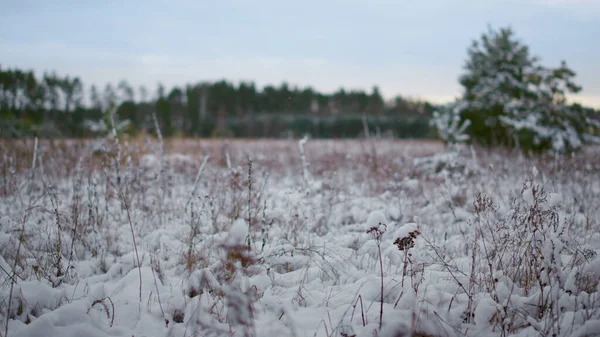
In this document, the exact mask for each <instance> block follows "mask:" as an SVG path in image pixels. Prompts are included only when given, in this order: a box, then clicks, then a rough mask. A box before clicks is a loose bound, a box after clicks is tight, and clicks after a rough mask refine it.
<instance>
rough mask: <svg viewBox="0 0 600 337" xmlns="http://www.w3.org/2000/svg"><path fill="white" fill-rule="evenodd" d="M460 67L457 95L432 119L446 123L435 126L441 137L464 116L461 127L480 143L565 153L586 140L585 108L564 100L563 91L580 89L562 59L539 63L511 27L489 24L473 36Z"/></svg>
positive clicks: (587, 119)
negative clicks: (557, 63)
mask: <svg viewBox="0 0 600 337" xmlns="http://www.w3.org/2000/svg"><path fill="white" fill-rule="evenodd" d="M464 69H465V70H466V73H465V74H463V75H462V76H461V77H460V80H459V82H460V84H461V85H462V86H463V88H464V93H463V95H462V98H461V99H460V100H459V102H457V103H455V104H454V108H452V109H446V111H445V112H444V111H442V112H441V113H439V114H438V116H437V117H436V118H435V119H434V120H435V121H436V123H439V124H440V125H441V126H445V129H444V128H440V126H438V130H439V131H440V133H441V136H447V135H449V134H448V131H454V132H456V131H459V130H461V129H462V126H463V124H461V123H464V122H465V121H469V124H470V125H468V127H467V128H466V132H467V133H468V134H469V135H470V137H471V139H472V140H473V141H476V142H479V143H481V144H484V145H507V146H518V147H521V148H524V149H532V150H546V149H553V150H555V151H557V152H564V151H572V150H577V149H578V148H580V147H581V145H582V144H584V142H585V140H586V139H589V137H587V136H589V135H588V134H587V133H588V130H589V128H588V125H589V112H588V111H589V110H586V109H584V108H582V107H581V106H579V105H569V104H567V103H566V95H567V94H571V93H577V92H579V91H580V90H581V87H580V86H578V85H576V84H575V83H574V82H573V78H574V77H575V73H574V72H573V71H572V70H571V69H569V68H568V67H567V65H566V63H565V62H562V64H561V66H560V67H558V68H556V69H552V68H545V67H543V66H541V65H540V64H539V59H538V58H536V57H533V56H531V55H530V53H529V48H528V47H527V46H526V45H524V44H523V43H521V42H520V41H518V40H516V39H515V38H514V33H513V31H512V30H511V29H510V28H504V29H500V30H499V31H493V30H491V29H490V30H489V31H488V33H487V34H483V35H482V36H481V41H474V42H473V44H472V45H471V47H470V48H469V49H468V59H467V62H466V64H465V67H464ZM444 114H445V116H444ZM457 116H460V118H458V117H457ZM459 119H460V123H459ZM444 120H445V121H446V123H444ZM455 120H456V121H455ZM459 139H462V140H464V137H460V138H459ZM459 139H457V140H459ZM444 140H446V141H449V140H452V139H451V138H449V139H444Z"/></svg>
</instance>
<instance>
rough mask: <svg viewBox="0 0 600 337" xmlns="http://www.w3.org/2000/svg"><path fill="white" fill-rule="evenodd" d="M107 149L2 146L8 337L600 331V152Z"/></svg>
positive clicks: (360, 146) (436, 147)
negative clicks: (559, 154) (563, 155)
mask: <svg viewBox="0 0 600 337" xmlns="http://www.w3.org/2000/svg"><path fill="white" fill-rule="evenodd" d="M97 145H98V144H91V143H90V144H88V143H83V142H73V141H70V142H51V143H48V142H40V144H39V145H37V151H36V152H35V155H34V151H33V149H34V144H33V141H32V142H26V143H24V142H14V144H12V145H11V146H4V147H3V149H2V151H3V157H2V161H1V162H0V170H1V172H0V180H1V185H0V274H1V275H2V277H1V278H0V280H1V283H0V321H1V322H0V327H1V329H0V336H10V337H12V336H136V337H142V336H267V337H268V336H389V337H393V336H411V335H412V336H506V335H515V336H540V335H544V336H594V335H598V334H599V333H600V298H599V296H598V292H599V290H600V286H599V283H598V281H599V280H600V258H599V257H598V253H599V252H600V231H599V227H600V207H599V206H600V151H599V150H598V149H590V150H588V151H587V152H586V153H582V154H578V155H575V156H570V157H566V158H559V159H556V158H538V157H536V158H526V157H524V156H520V155H518V154H514V153H507V152H501V151H493V152H486V151H477V152H476V151H474V150H472V149H470V148H460V149H454V150H450V149H444V148H443V147H442V146H441V145H440V144H438V143H435V142H418V141H414V142H400V141H391V140H381V141H373V142H365V141H316V140H315V141H313V140H309V141H308V142H306V143H304V142H301V143H299V142H294V141H232V142H226V141H202V140H196V141H193V140H188V141H184V142H181V141H180V142H175V141H173V142H168V143H167V144H166V146H165V147H164V152H163V151H162V150H161V147H160V146H158V144H157V143H156V141H155V140H150V141H146V142H141V141H138V142H134V141H131V142H127V141H126V140H124V141H122V142H121V143H119V145H118V146H117V144H116V143H115V142H113V141H112V140H111V141H108V142H107V143H106V147H105V152H103V151H104V150H102V147H97ZM301 145H302V146H301ZM93 146H94V149H95V150H92V147H93ZM302 149H303V150H302ZM302 153H304V155H303V154H302ZM118 157H119V158H120V159H121V160H120V162H119V163H118V164H117V162H116V161H115V158H118ZM203 163H205V164H204V165H203ZM134 241H135V245H134ZM134 248H135V249H134ZM382 292H383V293H382ZM382 299H383V302H382Z"/></svg>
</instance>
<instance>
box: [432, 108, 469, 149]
mask: <svg viewBox="0 0 600 337" xmlns="http://www.w3.org/2000/svg"><path fill="white" fill-rule="evenodd" d="M460 114H461V106H460V103H449V104H446V105H444V106H442V107H440V109H438V110H437V111H434V113H433V118H432V119H431V122H430V124H431V125H432V126H434V127H435V128H436V130H437V132H438V136H439V137H440V139H441V140H442V141H444V143H446V144H456V143H462V142H465V141H467V140H469V138H470V137H469V135H468V134H467V133H466V130H467V128H468V127H469V125H471V121H470V120H468V119H465V120H462V119H461V116H460Z"/></svg>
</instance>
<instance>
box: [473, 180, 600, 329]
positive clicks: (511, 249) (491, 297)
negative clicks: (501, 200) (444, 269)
mask: <svg viewBox="0 0 600 337" xmlns="http://www.w3.org/2000/svg"><path fill="white" fill-rule="evenodd" d="M559 201H560V197H559V196H558V195H557V194H555V193H548V192H546V191H545V188H544V187H543V186H542V185H541V184H539V183H536V182H535V181H534V180H533V179H530V180H527V181H526V182H525V183H524V184H523V187H522V189H521V193H520V195H519V196H518V197H516V198H514V199H513V201H512V203H511V205H510V210H509V211H508V212H507V213H506V214H505V216H504V217H503V219H502V217H501V216H499V215H500V214H498V212H499V206H498V205H497V204H496V203H495V202H494V201H493V200H492V198H490V197H489V196H486V195H482V194H480V195H478V196H477V198H476V200H475V201H474V203H473V206H474V212H475V219H474V220H473V222H472V226H475V233H476V234H475V238H476V240H475V242H474V246H473V247H474V248H473V252H474V253H473V254H474V255H473V256H474V257H473V262H474V264H473V266H474V269H473V270H474V271H476V270H479V271H478V272H475V273H476V274H478V275H479V276H478V278H479V282H478V287H479V291H481V292H482V293H484V294H486V296H484V297H482V298H479V299H478V300H477V301H476V302H477V303H476V304H475V305H474V307H473V309H472V310H473V312H471V313H469V314H470V315H472V316H474V317H473V318H474V322H476V325H477V326H479V327H483V328H484V330H483V331H485V327H489V329H492V330H497V331H502V332H503V333H510V334H512V333H515V332H517V331H528V330H530V332H531V333H534V334H539V335H543V336H550V335H554V336H561V335H564V333H566V331H562V332H561V329H564V328H565V327H566V326H569V324H572V323H568V322H566V321H565V320H564V317H566V316H568V317H571V318H572V319H574V320H578V321H585V320H586V319H589V318H590V317H589V315H590V310H592V311H594V310H598V309H600V307H599V305H600V302H599V300H600V299H599V298H598V289H597V285H598V281H597V278H596V277H597V275H596V274H595V269H594V268H593V267H590V263H594V262H595V261H594V260H593V256H594V253H595V252H594V251H593V250H588V251H589V258H584V259H581V258H579V259H580V261H581V262H580V264H579V265H578V264H576V263H574V261H575V258H577V256H578V254H579V253H578V252H579V251H580V247H582V244H581V243H578V242H576V241H573V240H572V238H571V240H569V239H568V236H567V235H566V233H567V232H568V224H567V223H566V222H565V221H564V219H562V220H561V219H560V216H559V213H558V203H559ZM495 218H500V219H501V220H499V221H494V220H493V219H495ZM584 261H585V262H584ZM477 266H478V267H477ZM486 269H487V270H486ZM567 312H568V313H569V314H568V315H565V313H567ZM482 315H483V317H481V316H482ZM558 317H561V319H558Z"/></svg>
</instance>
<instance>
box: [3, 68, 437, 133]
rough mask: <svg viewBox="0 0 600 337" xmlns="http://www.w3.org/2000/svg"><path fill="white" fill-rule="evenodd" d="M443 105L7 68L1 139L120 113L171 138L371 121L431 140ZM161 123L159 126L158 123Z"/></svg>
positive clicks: (95, 123)
mask: <svg viewBox="0 0 600 337" xmlns="http://www.w3.org/2000/svg"><path fill="white" fill-rule="evenodd" d="M435 109H436V107H435V106H434V105H432V104H430V103H428V102H424V101H420V100H413V99H408V98H404V97H402V96H397V97H396V98H395V99H394V100H393V101H392V102H385V101H384V99H383V97H382V95H381V93H380V90H379V88H378V87H377V86H375V87H373V88H372V89H371V90H370V91H369V92H367V91H365V90H345V89H343V88H341V89H339V90H337V91H336V92H334V93H332V94H325V93H321V92H318V91H317V90H314V89H313V88H311V87H304V88H300V87H298V86H293V87H292V86H290V85H289V84H288V83H286V82H283V83H281V84H280V85H278V86H275V85H267V86H264V87H263V88H258V87H257V86H256V84H255V83H254V82H241V83H239V84H234V83H232V82H229V81H226V80H221V81H216V82H199V83H196V84H186V85H183V86H174V87H172V88H169V89H167V88H166V87H165V86H164V85H162V84H159V85H158V87H157V90H156V91H155V92H152V93H151V92H150V91H149V90H148V89H147V88H146V87H145V86H140V87H139V88H134V87H133V86H131V85H130V84H129V83H128V82H127V81H126V80H121V81H120V82H118V83H117V84H113V83H107V84H106V85H105V86H104V87H103V88H99V87H98V86H96V85H90V86H89V87H86V86H84V84H83V81H82V80H81V79H80V78H79V77H71V76H68V75H67V76H61V75H58V74H56V72H46V73H44V74H42V75H41V76H37V75H36V74H35V73H34V71H32V70H22V69H17V68H6V67H2V66H1V65H0V119H1V124H0V136H2V137H20V136H32V135H37V136H39V137H90V136H94V135H95V134H97V133H101V132H105V131H106V129H107V128H108V127H109V124H110V123H111V121H110V120H109V119H108V118H107V112H109V111H112V112H114V116H115V117H116V119H117V121H113V122H114V123H115V124H119V125H120V126H121V127H123V128H124V132H127V133H130V134H136V133H139V132H154V131H155V130H154V129H155V125H156V124H158V125H159V127H160V130H161V132H162V133H163V135H164V136H166V137H169V136H201V137H214V136H227V137H286V136H288V137H289V136H300V135H301V134H303V133H306V132H308V133H311V134H312V135H313V136H315V137H323V138H332V137H333V138H335V137H345V138H346V137H357V136H359V135H360V134H361V132H363V131H364V122H365V120H364V117H365V116H366V117H367V125H368V127H369V128H372V129H373V130H372V132H373V133H376V132H380V133H385V134H388V135H392V136H395V137H410V138H420V137H427V136H430V135H431V131H430V130H429V126H428V123H429V118H430V116H431V115H432V113H433V111H434V110H435ZM155 120H156V122H158V123H156V122H155Z"/></svg>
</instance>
